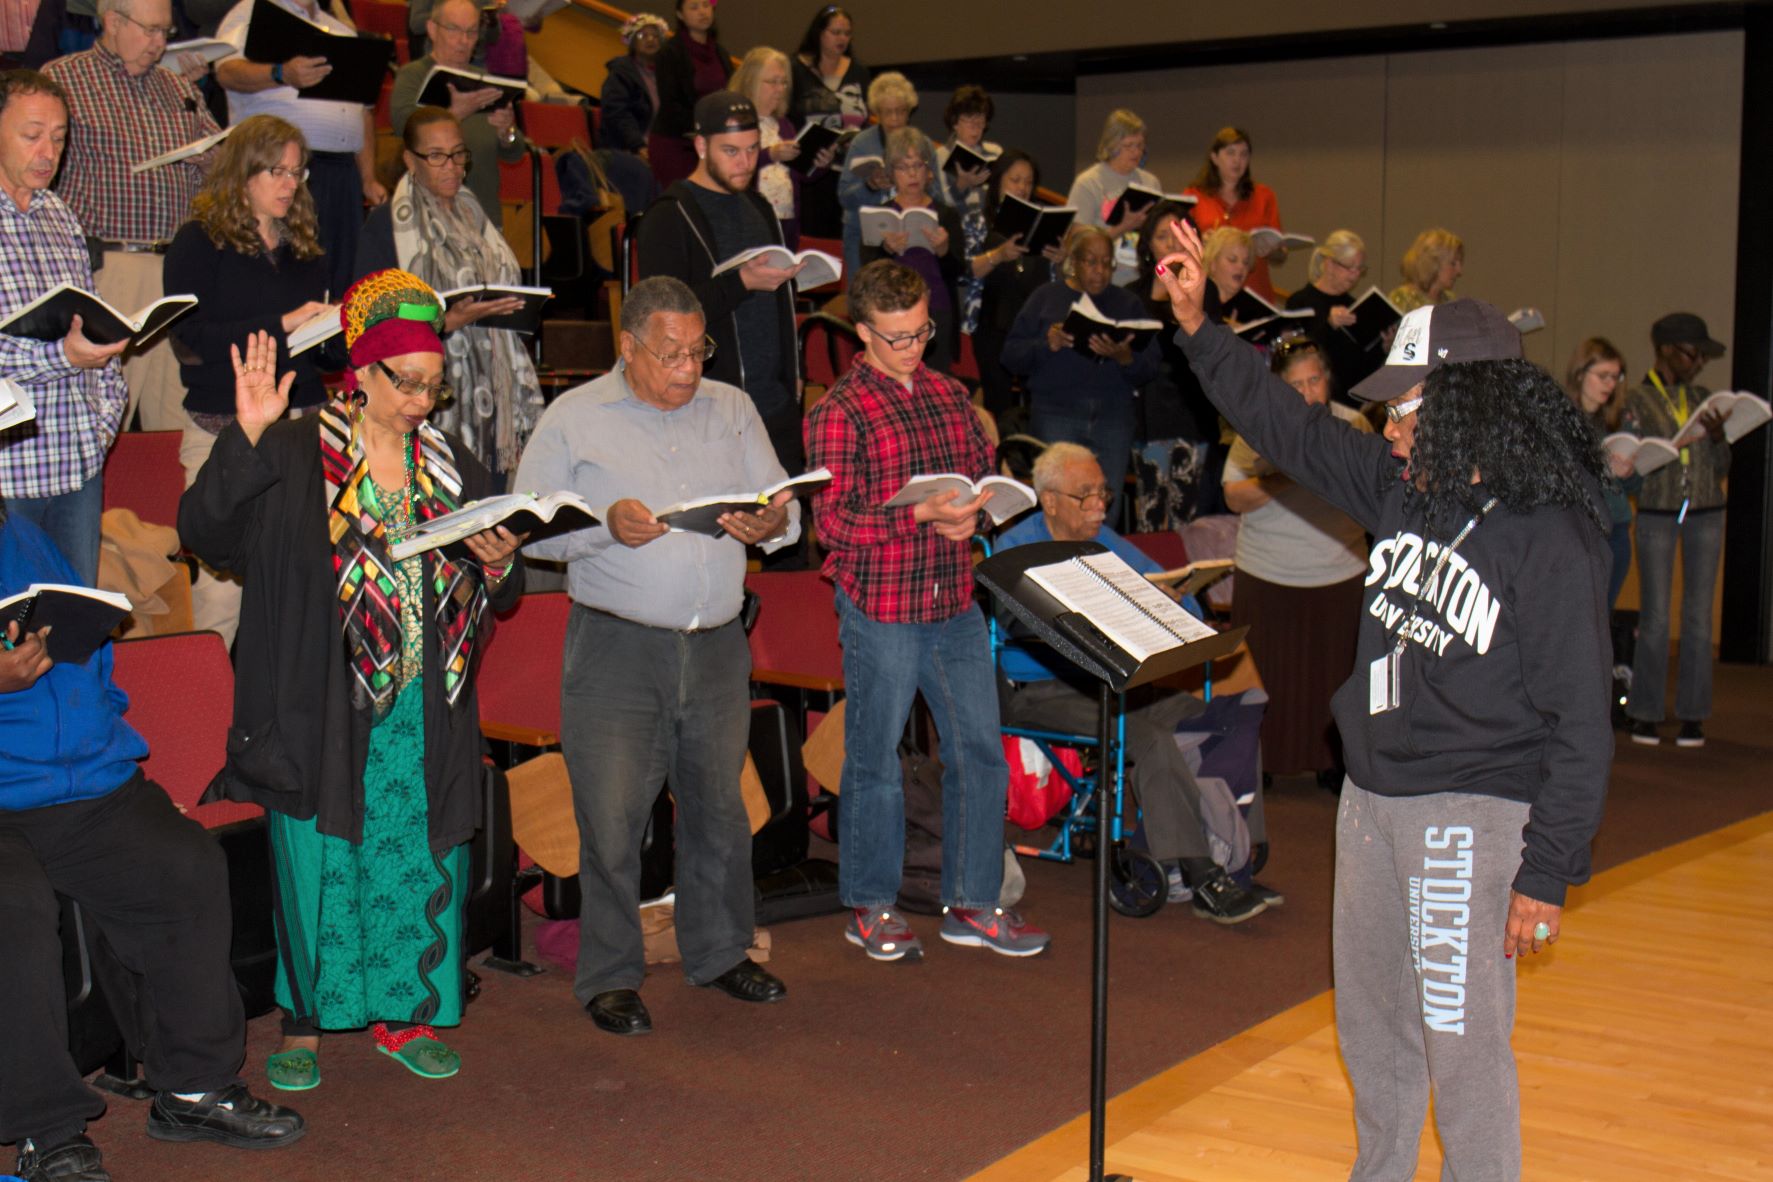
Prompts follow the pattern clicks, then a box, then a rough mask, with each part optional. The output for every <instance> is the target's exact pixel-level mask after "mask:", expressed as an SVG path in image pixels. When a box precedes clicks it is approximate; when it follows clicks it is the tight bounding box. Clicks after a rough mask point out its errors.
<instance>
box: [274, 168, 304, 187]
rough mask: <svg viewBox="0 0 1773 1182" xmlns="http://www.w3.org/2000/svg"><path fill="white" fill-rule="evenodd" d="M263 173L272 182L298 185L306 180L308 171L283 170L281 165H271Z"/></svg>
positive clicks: (296, 169) (298, 169)
mask: <svg viewBox="0 0 1773 1182" xmlns="http://www.w3.org/2000/svg"><path fill="white" fill-rule="evenodd" d="M265 171H266V172H267V173H269V174H270V177H271V179H272V180H274V181H294V182H295V183H296V184H298V185H299V184H301V183H302V182H303V181H305V180H307V179H308V170H307V169H305V168H285V167H283V165H281V164H273V165H272V166H271V167H269V168H267V169H265Z"/></svg>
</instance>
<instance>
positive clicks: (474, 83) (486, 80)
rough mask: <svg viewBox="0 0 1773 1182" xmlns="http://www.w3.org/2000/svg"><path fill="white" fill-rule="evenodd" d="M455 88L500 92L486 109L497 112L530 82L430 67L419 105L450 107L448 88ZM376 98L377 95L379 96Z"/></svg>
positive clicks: (474, 71)
mask: <svg viewBox="0 0 1773 1182" xmlns="http://www.w3.org/2000/svg"><path fill="white" fill-rule="evenodd" d="M452 86H453V87H455V88H456V89H457V90H459V91H462V92H464V93H466V92H468V91H472V90H485V89H486V88H488V87H489V86H490V87H494V88H496V89H497V90H498V91H499V100H498V102H496V103H494V104H493V105H492V106H490V107H486V108H484V109H485V110H488V111H496V110H498V109H499V108H500V107H508V106H510V105H511V104H512V103H515V102H518V101H520V100H521V99H522V98H523V96H524V95H525V94H526V93H528V91H529V84H528V83H526V82H524V81H522V80H521V79H518V78H500V77H497V76H495V75H492V74H483V73H481V72H480V71H478V70H457V69H455V68H453V67H450V66H432V67H431V72H430V73H429V74H427V75H425V86H424V89H423V90H421V91H420V92H419V106H421V107H442V108H443V109H444V110H446V111H447V110H449V103H450V97H451V96H450V93H449V88H450V87H452ZM378 97H379V96H378Z"/></svg>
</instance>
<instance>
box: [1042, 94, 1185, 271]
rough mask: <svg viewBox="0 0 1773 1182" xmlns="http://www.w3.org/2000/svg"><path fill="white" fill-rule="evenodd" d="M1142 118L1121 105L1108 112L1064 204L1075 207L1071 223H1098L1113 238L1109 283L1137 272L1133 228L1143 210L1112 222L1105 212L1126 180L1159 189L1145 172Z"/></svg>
mask: <svg viewBox="0 0 1773 1182" xmlns="http://www.w3.org/2000/svg"><path fill="white" fill-rule="evenodd" d="M1144 161H1145V121H1144V120H1143V119H1141V118H1139V116H1137V115H1135V114H1133V112H1131V111H1129V110H1126V109H1125V108H1121V109H1119V110H1115V111H1110V112H1109V113H1108V118H1107V119H1106V120H1104V121H1103V124H1102V135H1101V138H1100V139H1098V140H1097V141H1096V163H1094V164H1092V165H1090V167H1088V168H1086V169H1084V170H1083V171H1082V172H1080V173H1078V174H1077V179H1076V180H1074V181H1072V182H1071V195H1070V196H1068V197H1067V198H1066V199H1065V204H1067V205H1071V206H1075V207H1076V209H1077V224H1078V225H1080V226H1098V227H1100V228H1102V229H1103V230H1106V231H1107V232H1108V236H1109V238H1111V239H1113V240H1114V285H1115V286H1116V287H1120V286H1122V285H1124V284H1126V283H1128V282H1130V281H1131V280H1132V279H1133V277H1134V275H1135V274H1137V272H1138V265H1139V259H1138V247H1139V237H1138V235H1139V230H1140V228H1141V227H1143V226H1144V225H1145V219H1146V217H1147V216H1148V215H1149V213H1150V211H1149V210H1144V211H1141V212H1139V213H1129V214H1126V215H1124V216H1122V217H1121V218H1120V219H1119V220H1118V221H1116V222H1114V223H1113V224H1112V225H1111V224H1110V223H1109V222H1108V212H1109V210H1110V209H1112V208H1113V207H1114V203H1115V201H1116V200H1117V199H1118V198H1119V197H1120V195H1121V194H1122V193H1124V192H1126V191H1127V186H1128V185H1134V184H1137V185H1142V186H1144V187H1145V188H1147V189H1158V190H1161V189H1162V188H1163V186H1162V185H1161V184H1160V183H1159V182H1158V179H1157V177H1156V176H1154V175H1152V174H1151V173H1149V172H1147V171H1145V169H1144V168H1142V167H1141V165H1142V164H1143V163H1144Z"/></svg>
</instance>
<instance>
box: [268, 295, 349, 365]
mask: <svg viewBox="0 0 1773 1182" xmlns="http://www.w3.org/2000/svg"><path fill="white" fill-rule="evenodd" d="M344 331H345V322H344V321H343V320H342V319H340V317H339V306H338V305H337V304H328V305H327V306H326V308H325V310H324V311H321V312H317V313H315V314H314V316H313V317H312V318H311V319H309V320H308V321H306V322H305V323H303V324H302V325H301V326H300V327H298V328H297V329H296V330H295V331H294V332H292V333H290V334H289V335H288V336H286V337H285V338H284V339H283V349H284V352H286V353H288V354H289V355H290V356H291V357H295V356H298V355H300V354H302V353H306V352H307V351H308V350H309V349H312V348H313V347H314V346H315V345H319V344H324V343H325V342H327V341H330V340H332V339H333V338H334V337H336V336H338V335H339V334H340V333H341V332H344Z"/></svg>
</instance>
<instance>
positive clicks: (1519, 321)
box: [1508, 308, 1545, 336]
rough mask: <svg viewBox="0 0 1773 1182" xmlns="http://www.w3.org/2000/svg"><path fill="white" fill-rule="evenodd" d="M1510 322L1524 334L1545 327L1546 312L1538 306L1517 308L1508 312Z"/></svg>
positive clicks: (1517, 330) (1516, 329)
mask: <svg viewBox="0 0 1773 1182" xmlns="http://www.w3.org/2000/svg"><path fill="white" fill-rule="evenodd" d="M1508 322H1509V323H1510V324H1512V325H1514V330H1515V331H1516V332H1518V333H1520V334H1521V335H1522V336H1526V335H1527V334H1528V333H1530V332H1538V331H1539V330H1540V329H1542V328H1544V327H1545V313H1544V312H1541V311H1540V310H1539V309H1538V308H1516V309H1515V310H1514V311H1512V312H1510V313H1509V314H1508Z"/></svg>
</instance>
